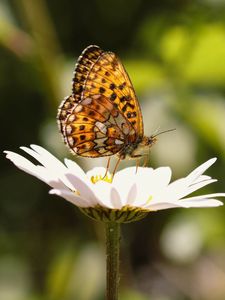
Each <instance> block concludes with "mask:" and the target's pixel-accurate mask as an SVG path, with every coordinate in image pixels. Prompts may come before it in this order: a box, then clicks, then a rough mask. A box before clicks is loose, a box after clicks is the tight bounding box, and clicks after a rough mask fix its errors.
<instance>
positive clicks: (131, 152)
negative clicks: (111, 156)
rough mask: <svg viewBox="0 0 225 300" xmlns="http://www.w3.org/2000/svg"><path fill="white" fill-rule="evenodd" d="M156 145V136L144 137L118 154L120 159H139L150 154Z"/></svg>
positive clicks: (129, 144) (126, 146)
mask: <svg viewBox="0 0 225 300" xmlns="http://www.w3.org/2000/svg"><path fill="white" fill-rule="evenodd" d="M155 143H156V138H155V137H154V136H150V137H147V136H144V137H142V138H139V139H138V140H137V141H136V142H132V143H129V142H128V143H127V144H126V145H125V146H124V148H123V149H122V150H121V151H120V152H119V153H118V156H119V157H120V159H126V158H128V159H137V158H138V157H141V156H145V155H147V154H148V151H149V148H150V147H151V146H152V145H154V144H155Z"/></svg>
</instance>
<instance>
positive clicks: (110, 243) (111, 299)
mask: <svg viewBox="0 0 225 300" xmlns="http://www.w3.org/2000/svg"><path fill="white" fill-rule="evenodd" d="M119 254H120V223H116V222H107V223H106V276H107V278H106V300H118V289H119Z"/></svg>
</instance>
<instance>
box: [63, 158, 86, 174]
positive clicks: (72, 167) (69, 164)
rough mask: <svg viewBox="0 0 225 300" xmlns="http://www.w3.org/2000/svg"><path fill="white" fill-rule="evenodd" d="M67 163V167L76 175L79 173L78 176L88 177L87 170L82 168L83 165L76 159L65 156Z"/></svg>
mask: <svg viewBox="0 0 225 300" xmlns="http://www.w3.org/2000/svg"><path fill="white" fill-rule="evenodd" d="M64 162H65V165H66V166H67V168H68V169H69V171H70V172H71V173H73V174H75V175H77V176H78V177H86V174H85V172H84V171H83V170H82V169H81V167H80V166H79V165H78V164H76V163H75V162H74V161H72V160H70V159H67V158H65V159H64Z"/></svg>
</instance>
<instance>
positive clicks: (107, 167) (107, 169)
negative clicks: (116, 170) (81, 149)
mask: <svg viewBox="0 0 225 300" xmlns="http://www.w3.org/2000/svg"><path fill="white" fill-rule="evenodd" d="M110 160H111V157H109V158H108V161H107V166H106V171H105V175H104V176H103V179H104V178H105V177H106V175H107V173H108V171H109V165H110Z"/></svg>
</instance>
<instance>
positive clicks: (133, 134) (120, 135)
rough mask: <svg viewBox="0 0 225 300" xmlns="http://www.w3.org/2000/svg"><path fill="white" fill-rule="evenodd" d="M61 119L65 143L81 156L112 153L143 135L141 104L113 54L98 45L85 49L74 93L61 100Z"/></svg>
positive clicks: (76, 71) (76, 72) (59, 115)
mask: <svg viewBox="0 0 225 300" xmlns="http://www.w3.org/2000/svg"><path fill="white" fill-rule="evenodd" d="M58 120H59V126H60V129H61V132H62V134H63V136H64V140H65V142H66V144H67V145H68V146H69V148H70V149H71V150H73V151H74V152H75V153H77V154H79V155H81V156H87V157H100V156H107V155H113V154H115V153H117V152H119V151H120V150H121V149H122V148H123V147H124V144H125V143H126V142H127V141H130V142H135V141H137V140H138V139H139V138H141V137H142V136H143V123H142V115H141V111H140V107H139V103H138V101H137V98H136V95H135V92H134V89H133V87H132V84H131V81H130V79H129V77H128V75H127V73H126V71H125V69H124V67H123V65H122V64H121V62H120V61H119V59H118V58H117V57H116V56H115V54H114V53H112V52H104V51H103V50H101V49H100V48H99V47H98V46H89V47H88V48H86V49H85V50H84V51H83V53H82V55H81V56H80V58H79V59H78V63H77V64H76V67H75V72H74V78H73V94H72V96H70V97H67V98H66V99H65V100H64V101H63V102H62V104H61V106H60V108H59V113H58Z"/></svg>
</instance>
